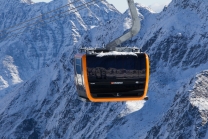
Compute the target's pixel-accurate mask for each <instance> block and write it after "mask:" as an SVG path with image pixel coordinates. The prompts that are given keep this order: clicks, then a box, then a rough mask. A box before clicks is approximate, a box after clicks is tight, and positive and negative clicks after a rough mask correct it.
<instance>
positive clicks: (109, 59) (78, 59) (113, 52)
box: [74, 0, 149, 102]
mask: <svg viewBox="0 0 208 139" xmlns="http://www.w3.org/2000/svg"><path fill="white" fill-rule="evenodd" d="M127 1H128V5H129V9H130V12H131V15H132V21H133V23H132V24H133V25H132V28H131V29H130V31H129V32H127V33H126V34H124V35H122V36H121V37H119V38H117V39H116V40H114V41H113V42H111V43H109V44H108V45H107V46H106V48H100V49H98V48H97V49H87V48H86V49H82V50H84V51H85V53H82V54H77V55H75V60H74V73H75V84H76V88H77V93H78V95H79V97H80V98H82V99H85V100H88V101H91V102H111V101H129V100H144V99H147V90H148V82H149V58H148V55H147V54H145V53H142V52H140V51H139V49H138V48H134V47H133V48H131V47H117V46H118V45H120V44H121V43H123V42H125V41H126V40H128V39H129V38H132V37H133V36H135V35H136V34H137V33H138V31H139V30H140V20H139V18H138V14H137V11H136V8H135V5H134V1H133V0H127Z"/></svg>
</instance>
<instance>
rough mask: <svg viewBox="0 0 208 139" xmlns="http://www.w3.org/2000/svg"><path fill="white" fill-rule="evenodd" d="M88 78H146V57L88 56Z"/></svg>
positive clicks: (141, 55)
mask: <svg viewBox="0 0 208 139" xmlns="http://www.w3.org/2000/svg"><path fill="white" fill-rule="evenodd" d="M87 68H88V76H89V75H90V77H91V75H92V76H93V78H99V79H107V78H129V79H130V78H137V77H139V76H141V75H142V76H144V72H145V68H146V59H145V55H143V54H140V55H138V56H104V57H96V56H93V55H91V56H87ZM90 77H89V78H90Z"/></svg>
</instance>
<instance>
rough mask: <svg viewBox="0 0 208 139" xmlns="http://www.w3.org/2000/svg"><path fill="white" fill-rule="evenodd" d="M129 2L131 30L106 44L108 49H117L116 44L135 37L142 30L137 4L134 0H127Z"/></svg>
mask: <svg viewBox="0 0 208 139" xmlns="http://www.w3.org/2000/svg"><path fill="white" fill-rule="evenodd" d="M127 3H128V6H129V10H130V13H131V18H132V27H131V29H130V30H129V32H127V33H125V34H124V35H122V36H120V37H119V38H117V39H115V40H114V41H112V42H110V43H108V44H107V45H106V49H108V50H110V51H115V49H116V46H119V45H120V44H122V43H123V42H125V41H127V40H128V39H130V38H132V37H134V36H135V35H136V34H137V33H138V32H139V31H140V28H141V23H140V19H139V16H138V13H137V10H136V7H135V4H134V0H127Z"/></svg>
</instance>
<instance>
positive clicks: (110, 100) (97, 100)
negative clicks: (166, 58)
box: [82, 54, 149, 102]
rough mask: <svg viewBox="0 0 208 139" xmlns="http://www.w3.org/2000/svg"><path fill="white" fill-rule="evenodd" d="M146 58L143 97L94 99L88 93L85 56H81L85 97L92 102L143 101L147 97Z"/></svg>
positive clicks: (147, 63)
mask: <svg viewBox="0 0 208 139" xmlns="http://www.w3.org/2000/svg"><path fill="white" fill-rule="evenodd" d="M145 56H146V82H145V89H144V95H143V96H141V97H126V98H94V97H92V95H91V93H90V88H89V82H88V76H87V63H86V55H83V56H82V67H83V74H84V84H85V89H86V94H87V97H88V99H89V100H90V101H92V102H117V101H132V100H144V98H145V97H146V95H147V90H148V82H149V58H148V55H147V54H145Z"/></svg>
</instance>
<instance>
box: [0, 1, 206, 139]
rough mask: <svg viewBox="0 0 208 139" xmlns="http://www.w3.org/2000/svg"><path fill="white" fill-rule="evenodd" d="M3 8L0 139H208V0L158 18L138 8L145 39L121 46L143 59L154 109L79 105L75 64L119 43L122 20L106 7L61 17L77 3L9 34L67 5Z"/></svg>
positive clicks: (179, 5) (177, 5)
mask: <svg viewBox="0 0 208 139" xmlns="http://www.w3.org/2000/svg"><path fill="white" fill-rule="evenodd" d="M0 2H1V5H0V29H1V35H0V59H1V60H0V99H1V100H0V138H32V139H35V138H48V139H51V138H54V139H56V138H78V139H79V138H86V139H89V138H95V139H97V138H99V139H102V138H113V139H120V138H132V139H134V138H135V139H138V138H159V139H160V138H183V139H184V138H185V139H186V138H187V139H189V138H203V139H206V138H208V134H207V115H208V110H207V108H208V106H207V105H208V99H207V92H208V91H207V83H208V71H207V70H206V69H207V68H208V65H207V63H208V62H207V60H208V55H207V53H208V49H207V46H206V45H207V39H206V38H207V31H208V28H207V26H208V22H207V20H208V19H207V15H208V13H207V10H206V7H207V6H208V2H207V1H206V0H200V1H199V0H195V1H194V0H182V1H181V0H173V1H172V2H171V3H170V5H169V6H168V7H166V8H164V10H163V11H162V12H161V13H154V12H152V11H151V10H150V9H148V8H146V7H143V6H141V5H140V4H136V6H137V8H138V12H139V17H140V18H141V19H142V28H141V31H140V32H139V34H138V35H137V36H136V37H134V38H132V39H131V40H129V41H127V42H126V43H124V44H122V45H127V46H138V47H140V48H142V50H143V51H145V52H147V53H148V54H149V56H150V63H151V78H150V85H149V86H150V87H149V93H148V96H149V98H150V100H148V101H147V102H145V101H139V102H125V103H124V102H123V103H121V102H120V103H116V102H115V103H86V102H82V101H80V100H79V99H78V97H77V94H76V89H75V86H74V76H73V74H74V71H73V58H74V55H75V54H76V53H78V49H79V48H81V47H83V46H87V47H100V46H103V44H107V43H108V42H110V41H111V40H114V39H115V38H117V37H119V36H120V35H122V34H123V33H125V32H126V31H127V30H128V29H129V28H130V27H131V22H130V16H129V13H128V11H127V12H125V13H124V14H123V15H122V14H120V13H119V12H118V11H117V10H116V9H115V8H114V7H113V6H112V5H109V4H108V3H107V2H106V1H103V2H102V3H98V4H93V5H92V6H90V7H88V8H87V9H83V10H81V11H79V12H76V13H74V12H73V11H67V10H69V9H70V8H74V7H76V6H78V5H79V4H82V3H84V2H90V1H88V0H86V1H80V2H78V3H74V4H71V5H70V6H69V7H65V8H62V9H61V10H57V11H55V12H52V13H50V14H48V15H44V16H42V17H41V19H40V18H37V19H35V20H33V21H32V22H31V21H30V22H28V23H26V24H25V25H29V24H34V25H33V26H27V27H26V28H23V29H21V30H17V31H14V30H15V29H18V28H21V27H23V26H25V25H21V26H16V27H14V28H11V27H12V26H15V25H17V24H19V23H21V22H23V21H26V20H29V19H31V18H32V17H36V16H38V15H40V14H42V13H46V12H48V11H51V10H54V9H56V8H57V7H60V6H63V5H66V4H67V3H70V2H71V1H68V0H54V1H52V2H50V3H35V4H34V3H33V4H31V1H22V0H0ZM65 11H67V12H66V14H64V15H62V14H61V13H62V12H65ZM57 14H61V15H60V16H57V18H54V19H49V20H45V19H47V18H49V17H52V16H54V15H57ZM62 16H63V17H62ZM42 19H44V21H43V20H42ZM53 20H55V21H53ZM5 28H6V29H7V28H10V29H9V30H5ZM10 31H13V32H12V33H8V34H7V32H10ZM19 32H22V33H20V34H18V35H17V34H16V33H19Z"/></svg>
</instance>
